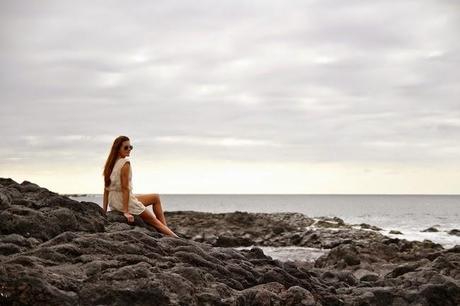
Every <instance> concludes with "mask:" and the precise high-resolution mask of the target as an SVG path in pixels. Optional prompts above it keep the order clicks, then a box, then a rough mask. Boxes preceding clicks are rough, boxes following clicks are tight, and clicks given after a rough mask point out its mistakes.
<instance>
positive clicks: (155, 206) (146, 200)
mask: <svg viewBox="0 0 460 306" xmlns="http://www.w3.org/2000/svg"><path fill="white" fill-rule="evenodd" d="M135 197H136V198H137V199H138V200H139V201H141V202H142V204H144V205H145V207H148V206H149V205H152V210H153V212H154V214H155V216H156V217H157V218H158V220H160V222H161V223H163V224H164V225H166V226H168V225H167V224H166V218H165V215H164V213H163V207H162V205H161V200H160V195H159V194H158V193H148V194H136V195H135Z"/></svg>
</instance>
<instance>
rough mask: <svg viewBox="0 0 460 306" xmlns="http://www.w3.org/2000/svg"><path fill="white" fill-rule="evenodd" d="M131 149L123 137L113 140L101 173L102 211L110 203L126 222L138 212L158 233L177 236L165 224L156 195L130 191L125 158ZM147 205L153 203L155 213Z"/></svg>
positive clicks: (128, 167) (128, 166)
mask: <svg viewBox="0 0 460 306" xmlns="http://www.w3.org/2000/svg"><path fill="white" fill-rule="evenodd" d="M132 149H133V146H132V145H131V143H130V141H129V138H128V137H126V136H119V137H117V138H116V139H115V140H114V142H113V145H112V149H111V150H110V154H109V157H108V158H107V161H106V163H105V167H104V173H103V175H104V186H105V188H104V203H103V205H104V212H107V204H109V205H110V208H111V209H112V210H118V211H121V212H122V213H123V215H124V216H125V217H126V219H128V222H133V221H134V217H133V215H139V216H140V217H141V218H142V219H143V220H144V221H145V222H147V223H149V224H151V225H152V226H153V227H155V228H156V229H157V230H158V231H160V232H161V233H163V234H165V235H168V236H172V237H177V238H178V237H179V236H177V235H176V234H175V233H174V232H173V231H171V230H170V229H169V228H168V226H167V225H166V219H165V216H164V214H163V209H162V207H161V201H160V195H159V194H156V193H152V194H136V195H134V194H133V193H132V184H131V177H132V172H131V165H130V161H129V159H128V157H129V154H130V152H131V150H132ZM149 205H152V208H153V212H154V213H155V216H154V215H153V214H152V213H151V212H150V211H149V210H147V209H146V207H147V206H149Z"/></svg>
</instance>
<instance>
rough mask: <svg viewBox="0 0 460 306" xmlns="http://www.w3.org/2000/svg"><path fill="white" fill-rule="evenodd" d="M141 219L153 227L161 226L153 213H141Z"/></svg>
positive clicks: (146, 211) (145, 211)
mask: <svg viewBox="0 0 460 306" xmlns="http://www.w3.org/2000/svg"><path fill="white" fill-rule="evenodd" d="M140 216H141V218H142V219H143V220H144V221H146V222H147V223H149V224H151V225H153V226H158V225H160V223H161V221H160V220H158V219H157V217H155V216H154V215H153V214H152V213H151V212H149V211H148V210H144V212H143V213H141V215H140ZM161 224H162V223H161Z"/></svg>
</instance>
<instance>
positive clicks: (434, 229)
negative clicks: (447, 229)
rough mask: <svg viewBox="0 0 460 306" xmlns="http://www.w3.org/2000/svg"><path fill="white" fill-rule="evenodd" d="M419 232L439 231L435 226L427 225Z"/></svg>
mask: <svg viewBox="0 0 460 306" xmlns="http://www.w3.org/2000/svg"><path fill="white" fill-rule="evenodd" d="M421 232H439V230H438V229H437V228H436V227H429V228H427V229H424V230H423V231H421Z"/></svg>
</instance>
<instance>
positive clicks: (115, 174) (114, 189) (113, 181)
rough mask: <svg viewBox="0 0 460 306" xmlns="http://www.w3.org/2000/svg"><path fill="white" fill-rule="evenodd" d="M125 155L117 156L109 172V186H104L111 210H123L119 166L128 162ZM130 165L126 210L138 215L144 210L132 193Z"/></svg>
mask: <svg viewBox="0 0 460 306" xmlns="http://www.w3.org/2000/svg"><path fill="white" fill-rule="evenodd" d="M128 161H129V159H128V158H127V157H124V158H119V159H118V160H117V161H116V162H115V165H114V166H113V170H112V173H111V174H110V186H109V187H106V190H108V191H109V201H108V202H109V207H110V209H111V210H118V211H121V212H123V192H122V189H121V176H120V175H121V168H122V167H123V165H124V164H125V163H126V162H128ZM131 177H132V172H131V167H129V180H128V181H129V201H128V211H129V213H131V214H133V215H139V214H141V213H142V212H143V211H144V210H145V206H144V204H142V202H141V201H139V200H138V199H137V198H136V197H135V196H134V194H133V192H132V190H133V187H132V183H131Z"/></svg>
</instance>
